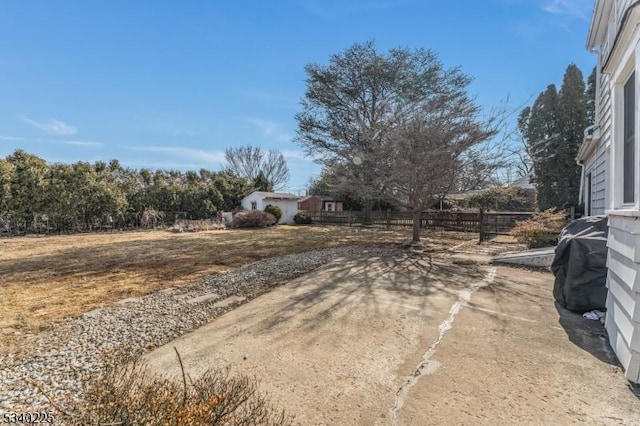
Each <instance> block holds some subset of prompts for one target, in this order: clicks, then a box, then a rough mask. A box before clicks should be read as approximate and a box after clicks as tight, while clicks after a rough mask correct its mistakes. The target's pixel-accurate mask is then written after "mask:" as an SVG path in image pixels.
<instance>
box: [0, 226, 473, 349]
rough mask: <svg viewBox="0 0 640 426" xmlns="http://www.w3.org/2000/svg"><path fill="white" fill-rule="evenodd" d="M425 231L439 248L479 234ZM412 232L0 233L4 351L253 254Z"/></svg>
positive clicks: (393, 238) (383, 240)
mask: <svg viewBox="0 0 640 426" xmlns="http://www.w3.org/2000/svg"><path fill="white" fill-rule="evenodd" d="M424 234H425V235H424V239H425V241H426V242H427V244H428V246H429V247H430V249H431V250H435V251H438V250H444V249H446V248H448V247H450V246H452V245H455V244H459V243H462V242H465V241H469V240H472V239H474V238H476V236H475V235H473V234H456V233H450V232H447V233H442V232H438V233H433V232H432V233H427V232H425V233H424ZM407 238H409V229H406V230H405V229H400V230H389V231H387V230H383V229H365V228H356V227H353V228H350V227H318V226H312V227H295V226H278V227H275V228H270V229H261V230H233V231H231V230H229V231H208V232H200V233H181V234H174V233H170V232H167V231H148V232H129V233H105V234H77V235H62V236H44V237H42V236H27V237H16V238H5V239H0V277H2V278H1V281H0V300H1V301H2V304H0V336H1V337H2V342H3V344H2V347H0V354H2V353H8V352H11V351H13V350H14V349H15V348H16V345H19V344H20V343H21V342H22V341H23V340H24V336H25V335H32V334H36V333H38V332H40V331H42V330H45V329H47V328H48V327H49V326H51V325H52V324H55V323H58V322H60V321H61V320H63V319H65V318H68V317H72V316H76V315H79V314H82V313H84V312H87V311H90V310H93V309H96V308H99V307H104V306H107V305H109V304H111V303H113V302H116V301H118V300H121V299H124V298H128V297H137V296H141V295H145V294H148V293H151V292H154V291H157V290H161V289H164V288H168V287H176V286H181V285H185V284H188V283H193V282H194V281H197V280H198V279H199V278H201V277H204V276H206V275H210V274H215V273H217V272H220V271H222V270H225V269H228V268H233V267H237V266H241V265H244V264H247V263H250V262H253V261H256V260H260V259H264V258H268V257H273V256H280V255H286V254H293V253H300V252H304V251H308V250H313V249H321V248H327V247H338V246H344V245H353V244H365V245H384V244H397V243H399V242H402V241H405V240H406V239H407Z"/></svg>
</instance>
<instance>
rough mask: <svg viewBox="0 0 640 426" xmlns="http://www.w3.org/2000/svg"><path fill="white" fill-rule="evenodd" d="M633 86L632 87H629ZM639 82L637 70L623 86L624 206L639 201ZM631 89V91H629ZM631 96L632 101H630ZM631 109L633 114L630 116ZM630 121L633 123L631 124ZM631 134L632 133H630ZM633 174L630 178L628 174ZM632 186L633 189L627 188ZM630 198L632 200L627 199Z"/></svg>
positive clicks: (622, 168) (622, 149)
mask: <svg viewBox="0 0 640 426" xmlns="http://www.w3.org/2000/svg"><path fill="white" fill-rule="evenodd" d="M629 85H631V87H629ZM637 86H638V81H637V76H636V73H635V70H634V71H632V72H631V75H629V76H628V77H627V78H626V79H625V82H624V84H623V85H622V138H621V140H620V145H621V146H620V157H621V160H622V161H621V163H620V170H621V178H622V191H621V192H622V205H623V206H624V205H629V206H633V205H635V204H636V201H637V186H638V185H637V182H636V181H637V177H638V176H637V173H636V145H637V140H638V118H637V117H638V87H637ZM629 89H631V90H629ZM628 96H631V99H628ZM629 109H631V113H630V114H629ZM628 119H631V120H632V122H631V123H629V122H628ZM629 132H630V133H629ZM629 157H631V158H629ZM629 173H630V174H631V176H629V175H628V174H629ZM627 185H630V186H631V187H630V188H629V187H627ZM628 196H630V197H631V199H629V198H627V197H628Z"/></svg>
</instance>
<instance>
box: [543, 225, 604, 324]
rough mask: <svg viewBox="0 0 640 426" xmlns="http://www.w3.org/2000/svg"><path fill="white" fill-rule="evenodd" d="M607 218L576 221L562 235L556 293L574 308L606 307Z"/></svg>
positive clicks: (556, 265)
mask: <svg viewBox="0 0 640 426" xmlns="http://www.w3.org/2000/svg"><path fill="white" fill-rule="evenodd" d="M607 233H608V231H607V217H606V216H590V217H585V218H582V219H578V220H574V221H573V222H571V223H570V224H569V225H567V226H566V227H565V228H564V229H563V230H562V233H561V234H560V239H559V242H558V246H557V247H556V252H555V257H554V259H553V263H552V264H551V270H552V271H553V274H554V275H555V277H556V280H555V284H554V286H553V296H554V297H555V299H556V301H557V302H558V303H559V304H560V305H562V306H564V307H565V308H567V309H569V310H571V311H577V312H586V311H591V310H593V309H600V310H603V309H604V308H605V302H606V299H607V288H606V281H607Z"/></svg>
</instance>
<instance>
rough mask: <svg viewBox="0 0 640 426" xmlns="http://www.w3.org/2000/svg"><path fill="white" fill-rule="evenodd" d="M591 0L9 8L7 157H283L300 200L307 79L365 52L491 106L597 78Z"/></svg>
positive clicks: (185, 165) (22, 2)
mask: <svg viewBox="0 0 640 426" xmlns="http://www.w3.org/2000/svg"><path fill="white" fill-rule="evenodd" d="M593 3H594V2H593V0H459V1H441V0H270V1H264V0H262V1H257V0H255V1H249V0H245V1H241V0H237V1H222V0H220V1H214V0H210V1H204V0H201V1H195V0H189V1H187V0H185V1H177V0H176V1H160V0H155V1H151V0H148V1H126V0H105V1H99V0H96V1H65V0H56V1H48V0H41V1H32V0H17V1H14V0H0V156H5V155H8V154H10V153H11V152H13V151H14V150H15V149H16V148H21V149H24V150H26V151H28V152H30V153H34V154H36V155H39V156H41V157H43V158H45V159H46V160H47V161H50V162H58V161H60V162H74V161H78V160H83V161H91V162H93V161H96V160H109V159H111V158H117V159H119V160H120V161H121V162H122V163H123V164H124V165H127V166H131V167H135V168H141V167H149V168H165V169H181V170H187V169H194V170H198V169H199V168H201V167H204V168H208V169H212V170H217V169H220V168H222V167H223V165H224V156H223V151H224V149H225V148H226V147H229V146H237V145H242V144H247V143H248V144H253V145H259V146H261V147H263V148H265V149H278V150H281V151H282V152H283V153H284V154H285V157H286V159H287V162H288V164H289V168H290V170H291V180H290V183H289V187H288V188H287V189H288V190H290V191H292V192H296V193H298V192H301V191H303V190H304V188H305V186H306V184H307V181H308V179H309V177H312V176H317V175H318V173H319V171H320V167H319V166H318V165H317V164H315V163H314V162H313V161H312V160H311V159H307V158H304V156H303V155H302V150H301V148H300V147H299V146H298V145H296V143H295V142H293V141H292V138H293V136H294V135H295V130H296V123H295V120H294V115H295V113H296V112H298V110H299V104H298V103H299V100H300V98H301V97H302V96H303V94H304V89H305V83H304V79H305V73H304V66H305V65H306V64H308V63H311V62H316V63H327V61H328V58H329V56H330V55H331V54H333V53H337V52H340V51H342V50H344V49H346V48H347V47H349V46H350V45H352V44H353V43H354V42H364V41H367V40H371V39H373V40H375V41H376V44H377V46H378V48H379V49H380V50H381V51H386V50H388V49H389V48H392V47H397V46H403V47H409V48H417V47H425V48H430V49H433V50H435V51H436V52H438V54H439V55H440V59H441V60H442V61H443V62H444V64H445V65H446V66H460V67H461V68H462V70H463V71H464V72H466V73H467V74H469V75H471V76H472V77H473V78H474V82H473V84H472V86H471V93H472V94H474V95H475V96H476V97H477V100H478V102H479V103H480V104H481V105H483V106H484V107H485V108H487V109H489V108H491V107H493V106H497V105H498V104H499V103H500V102H501V100H504V99H505V98H506V97H509V102H510V107H511V108H513V109H515V108H518V107H520V106H522V105H523V104H525V103H530V102H531V101H532V100H533V98H535V96H537V94H538V93H539V92H541V91H542V90H543V89H544V88H545V87H546V86H547V84H549V83H556V84H558V85H559V84H560V83H561V80H562V75H563V72H564V70H565V68H566V66H567V65H568V64H569V63H571V62H573V63H576V64H577V65H578V66H579V67H580V68H581V69H582V70H583V72H584V73H585V74H588V73H589V72H590V71H591V68H592V67H593V65H594V63H595V57H594V55H592V54H590V53H589V52H587V51H586V50H585V39H586V36H587V31H588V25H589V19H590V17H591V10H592V8H593Z"/></svg>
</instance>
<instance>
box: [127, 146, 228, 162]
mask: <svg viewBox="0 0 640 426" xmlns="http://www.w3.org/2000/svg"><path fill="white" fill-rule="evenodd" d="M123 148H125V149H129V150H132V151H143V152H155V153H158V154H169V155H172V156H174V157H178V158H183V159H189V160H193V161H197V162H199V163H200V164H204V163H207V164H210V163H222V162H224V161H225V159H224V151H218V150H205V149H197V148H184V147H175V146H123Z"/></svg>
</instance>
